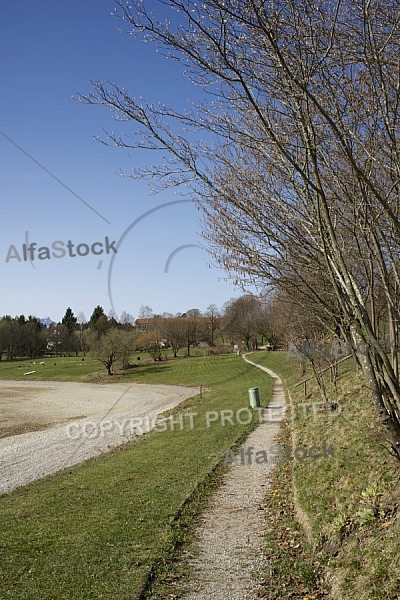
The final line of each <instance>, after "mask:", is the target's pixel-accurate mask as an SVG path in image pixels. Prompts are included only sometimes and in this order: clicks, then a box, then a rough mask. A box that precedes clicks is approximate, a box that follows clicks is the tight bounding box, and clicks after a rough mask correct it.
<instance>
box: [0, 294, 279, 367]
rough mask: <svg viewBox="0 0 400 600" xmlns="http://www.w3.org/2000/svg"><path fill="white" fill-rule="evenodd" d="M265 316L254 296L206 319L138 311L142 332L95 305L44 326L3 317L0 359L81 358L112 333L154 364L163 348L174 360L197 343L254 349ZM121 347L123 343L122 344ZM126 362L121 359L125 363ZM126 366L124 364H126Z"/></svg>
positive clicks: (264, 329) (191, 313)
mask: <svg viewBox="0 0 400 600" xmlns="http://www.w3.org/2000/svg"><path fill="white" fill-rule="evenodd" d="M267 313H268V311H267V308H266V307H265V306H264V305H263V303H262V302H261V301H260V300H259V299H257V298H255V297H254V296H242V297H241V298H238V299H231V300H230V301H228V302H226V303H225V305H224V306H223V307H222V309H219V308H218V307H217V306H216V305H215V304H211V305H210V306H209V307H208V308H207V310H206V311H205V312H204V314H203V313H202V312H201V311H200V310H199V309H190V310H188V311H187V312H185V313H178V315H177V316H173V315H172V314H170V313H163V315H155V314H154V313H153V311H152V310H151V308H150V307H148V306H142V307H141V311H140V315H141V317H140V318H141V319H142V320H145V322H146V328H145V329H146V331H145V332H144V333H143V330H141V329H140V328H137V327H135V325H134V320H133V318H132V317H131V316H130V315H128V313H123V314H122V315H121V318H120V319H119V320H118V319H117V318H116V317H115V315H114V314H113V313H110V314H109V315H108V316H107V315H106V314H105V312H104V309H103V308H102V307H101V306H96V307H95V309H94V310H93V313H92V315H91V317H90V319H89V321H87V320H86V318H85V315H84V314H83V313H78V316H75V314H74V312H73V311H72V309H71V308H70V307H68V308H67V310H66V312H65V315H64V317H63V318H62V320H61V322H60V323H57V324H56V323H51V324H50V325H49V326H48V327H46V326H44V325H43V324H42V323H41V322H40V321H39V320H38V319H37V318H36V317H32V316H30V317H28V319H25V317H24V316H23V315H21V316H19V317H15V318H11V317H10V316H5V317H3V318H2V319H0V360H1V358H2V355H3V354H4V353H6V355H7V358H8V359H9V360H13V359H14V358H15V357H34V356H39V355H43V354H46V353H51V354H54V355H55V356H57V355H63V354H70V353H76V354H77V353H78V352H81V353H82V354H83V355H85V354H86V353H87V352H88V351H92V352H95V351H96V349H97V348H100V347H102V345H103V346H104V343H103V342H102V344H100V341H101V340H104V339H109V340H114V341H116V340H117V339H118V336H117V334H114V333H113V334H112V336H114V337H112V336H111V335H110V336H109V337H108V338H106V337H105V336H106V334H108V333H109V332H110V331H117V332H124V333H126V334H129V336H125V337H124V336H123V335H122V333H121V335H120V336H119V339H120V340H125V341H126V340H128V337H129V339H130V340H133V342H134V344H133V346H132V345H131V350H132V351H133V349H134V348H136V349H137V350H147V351H148V352H150V354H151V355H152V356H153V358H154V359H155V360H157V359H160V358H161V347H163V346H166V347H168V348H172V349H173V351H174V355H175V356H176V355H177V352H178V351H179V350H180V349H181V348H186V350H187V353H188V354H190V348H191V346H197V345H198V344H199V342H204V343H207V344H208V345H210V346H215V345H216V344H217V343H240V344H242V343H244V344H245V345H246V347H247V348H249V347H250V344H253V345H254V346H255V345H256V344H257V339H258V338H259V337H260V336H264V337H265V338H268V336H269V335H270V326H269V321H268V314H267ZM124 343H125V342H124ZM124 360H125V359H124ZM125 362H126V360H125Z"/></svg>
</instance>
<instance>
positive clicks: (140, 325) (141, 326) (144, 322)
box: [135, 318, 152, 333]
mask: <svg viewBox="0 0 400 600" xmlns="http://www.w3.org/2000/svg"><path fill="white" fill-rule="evenodd" d="M151 321H152V319H147V318H146V319H136V321H135V326H136V327H137V329H138V330H139V331H140V333H146V332H147V331H148V328H149V323H151Z"/></svg>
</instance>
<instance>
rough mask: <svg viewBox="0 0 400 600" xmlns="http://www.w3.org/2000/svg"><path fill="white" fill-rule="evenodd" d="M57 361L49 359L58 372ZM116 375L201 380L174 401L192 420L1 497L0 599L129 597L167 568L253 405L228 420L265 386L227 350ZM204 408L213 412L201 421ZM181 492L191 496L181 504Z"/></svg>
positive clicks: (265, 380)
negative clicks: (226, 414)
mask: <svg viewBox="0 0 400 600" xmlns="http://www.w3.org/2000/svg"><path fill="white" fill-rule="evenodd" d="M65 360H66V362H65V363H64V364H62V363H60V364H59V365H57V367H59V368H60V369H62V368H65V373H64V374H65V377H67V369H68V366H67V365H68V359H65ZM86 362H87V361H86V360H85V369H86V368H87V369H88V371H87V372H88V373H89V361H88V362H87V364H86ZM71 363H72V361H71ZM2 368H4V365H2ZM74 368H76V369H77V370H79V367H76V366H75V367H72V366H71V367H70V369H71V370H70V371H69V372H68V377H71V378H72V373H73V372H74ZM46 373H47V372H46ZM2 375H3V374H2V373H1V374H0V376H2ZM80 376H81V373H80V375H77V377H80ZM12 377H14V376H12ZM123 378H124V380H131V381H142V382H149V383H174V384H185V385H187V384H193V385H195V386H197V385H199V383H200V382H203V386H204V392H203V395H202V398H200V396H199V395H198V390H197V389H196V390H195V393H196V394H197V395H195V396H194V397H193V398H191V399H189V400H187V401H186V402H185V403H184V404H183V405H181V407H180V409H179V410H180V411H181V412H182V413H188V412H195V413H197V416H196V417H195V418H194V421H193V423H194V426H193V428H191V427H190V423H189V421H188V419H187V418H185V419H184V421H183V422H184V427H183V428H182V429H181V428H180V425H179V424H178V425H176V426H175V427H174V430H173V431H172V430H171V428H168V429H167V430H166V431H165V432H163V433H157V432H152V433H149V434H146V435H145V436H143V437H142V438H139V439H138V440H137V441H133V442H130V443H128V444H126V445H124V446H122V447H120V448H119V449H117V450H115V451H113V452H110V453H109V454H107V455H104V456H102V457H100V458H97V459H94V460H91V461H88V462H86V463H84V464H82V465H80V466H77V467H74V468H72V469H68V470H67V471H65V472H62V473H59V474H57V475H54V476H51V477H47V478H46V479H43V480H41V481H38V482H36V483H34V484H31V485H29V486H26V487H24V488H19V489H17V490H15V491H14V492H12V493H10V494H7V495H3V496H1V497H0V574H1V577H0V581H1V583H0V598H7V599H15V600H16V599H18V600H25V599H29V600H32V599H33V598H34V599H35V600H36V599H41V600H61V599H63V600H66V599H74V600H80V599H82V600H83V599H85V600H86V599H92V598H93V599H98V598H103V599H116V598H118V599H119V600H123V599H126V600H128V599H133V598H137V597H138V595H139V593H140V591H141V589H142V587H143V585H144V583H145V582H146V581H147V578H148V576H149V573H151V572H153V571H154V570H155V571H156V572H158V573H159V574H160V573H161V574H162V572H163V568H164V567H165V569H167V570H168V565H169V564H170V561H171V558H172V557H173V556H174V552H176V551H177V549H179V547H180V545H181V543H182V542H183V541H184V540H185V539H187V537H188V536H189V537H190V524H191V523H192V521H193V518H194V516H195V515H196V513H197V511H198V509H199V508H200V506H201V505H202V503H203V502H204V500H205V498H206V497H207V494H208V493H209V492H210V490H211V489H213V486H215V485H216V483H217V481H218V477H219V473H221V472H222V471H223V467H222V461H223V458H224V456H225V453H226V451H227V449H228V448H229V447H234V446H235V444H239V443H240V442H241V441H242V440H243V439H244V438H245V436H247V435H248V433H249V432H250V431H251V430H252V428H254V427H255V426H256V423H257V418H256V415H257V413H255V414H254V421H252V422H250V423H248V424H245V423H246V414H247V413H246V412H242V413H239V415H240V418H237V411H238V410H239V409H242V408H246V407H248V387H252V386H254V385H257V386H259V387H260V391H261V394H262V396H263V400H265V401H266V400H267V399H268V398H270V397H271V391H272V382H271V379H270V378H269V376H268V375H267V374H265V373H263V372H261V371H259V370H255V369H254V367H252V366H250V365H247V364H246V363H244V361H243V360H241V358H240V357H238V356H236V355H228V356H204V357H198V358H186V359H179V360H177V361H167V362H164V363H160V364H148V365H143V366H140V367H137V368H135V369H131V370H130V371H129V373H128V374H126V375H123ZM112 379H114V378H112ZM64 380H66V379H64ZM68 380H71V379H68ZM116 380H117V378H116ZM118 380H120V379H118ZM221 410H226V411H229V410H232V411H233V419H234V425H231V424H229V423H225V425H224V426H222V423H221V419H220V414H221V413H220V411H221ZM207 411H215V414H216V415H217V417H218V419H217V420H216V421H215V422H212V423H211V424H210V426H209V427H207V421H206V413H207ZM174 412H175V413H176V412H177V410H176V409H175V411H174ZM178 419H179V415H177V414H176V415H175V421H176V422H177V423H178ZM239 421H242V423H240V422H239ZM210 474H211V475H210ZM187 498H191V499H192V500H191V501H190V502H188V503H187V504H185V501H186V499H187ZM174 519H175V520H174ZM170 523H172V524H170ZM156 597H157V596H156ZM160 597H162V596H160Z"/></svg>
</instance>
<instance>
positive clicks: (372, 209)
mask: <svg viewBox="0 0 400 600" xmlns="http://www.w3.org/2000/svg"><path fill="white" fill-rule="evenodd" d="M116 4H117V6H118V9H117V11H116V15H117V17H119V18H121V19H122V20H123V22H124V25H125V28H126V29H127V30H128V31H129V32H130V33H132V34H133V36H136V37H137V38H139V39H144V40H146V41H147V42H149V41H150V42H154V43H155V44H157V46H158V47H159V48H160V53H161V54H164V55H165V56H168V57H170V58H172V59H174V60H177V61H181V62H182V63H183V65H184V68H185V73H186V74H187V77H188V78H189V79H190V80H191V81H192V82H193V83H194V84H196V86H197V90H198V89H199V88H202V89H203V90H204V93H205V94H209V101H206V102H201V103H197V104H196V103H193V104H192V105H191V106H190V107H189V108H188V109H187V110H185V111H182V112H178V111H177V110H174V108H171V107H170V106H165V105H163V104H160V103H159V104H152V103H146V102H144V101H143V100H142V99H140V100H136V99H135V98H132V97H130V96H129V95H128V94H127V92H126V90H125V89H124V88H123V87H122V86H121V87H119V86H117V85H113V84H109V83H107V84H106V83H103V82H101V81H100V82H95V84H94V89H93V91H92V92H91V93H90V94H89V95H88V96H86V97H84V98H81V100H82V101H84V102H86V103H91V104H98V105H103V106H107V107H108V108H112V111H113V114H114V115H116V116H117V118H118V120H119V121H123V122H124V133H121V135H118V133H112V134H110V135H109V139H110V143H111V144H113V145H117V146H119V147H123V148H129V149H130V151H131V148H133V147H138V148H141V149H143V148H144V147H147V148H148V149H149V150H158V151H159V150H162V152H161V155H162V156H164V155H165V153H168V155H169V158H168V159H167V160H165V161H164V162H163V163H162V164H160V165H155V166H152V167H148V168H147V167H145V168H143V169H137V170H136V172H135V174H136V176H137V177H144V178H148V179H150V180H151V185H152V186H154V182H155V181H158V182H159V185H160V187H161V188H162V187H164V186H168V185H171V186H174V187H176V186H178V185H180V184H184V185H186V186H187V187H189V188H190V189H191V191H192V193H193V197H194V199H195V200H196V201H197V203H198V206H199V208H200V210H201V211H202V213H203V216H204V232H205V233H204V235H205V238H206V239H207V240H208V242H209V245H210V248H211V252H212V253H213V255H214V257H215V258H216V260H217V261H219V262H220V263H221V264H222V265H223V266H224V267H225V268H226V269H228V270H229V271H231V273H232V275H233V276H234V277H235V278H236V280H239V281H242V282H244V283H246V282H248V281H250V282H252V283H254V284H257V285H259V286H261V288H263V287H265V286H271V285H272V286H274V287H275V288H276V289H277V290H278V291H279V294H280V296H281V298H282V299H283V301H285V302H287V306H288V308H289V312H290V313H293V312H296V313H297V314H298V315H299V316H300V317H304V318H305V321H306V322H308V323H309V322H310V321H312V326H313V327H314V328H320V329H321V330H323V331H324V332H325V334H326V335H334V334H339V335H340V336H341V337H342V338H345V339H347V338H349V337H350V338H351V340H352V342H353V345H354V347H355V348H357V347H360V346H364V347H368V348H375V350H374V351H370V352H364V353H362V354H358V355H356V359H357V361H358V363H359V365H360V367H361V369H362V371H363V374H364V377H365V381H366V385H367V386H368V389H369V390H370V391H371V395H372V400H373V403H374V406H375V407H376V410H377V412H378V414H379V416H380V418H381V420H382V424H383V425H384V427H386V430H387V433H388V436H389V439H390V441H391V443H392V448H393V451H394V452H395V454H396V455H397V456H398V457H399V458H400V382H399V369H398V361H397V355H396V353H392V355H391V356H388V355H387V353H386V352H385V351H384V349H383V348H380V346H379V344H378V343H377V342H378V340H379V336H380V324H379V315H378V312H379V311H378V306H377V299H379V300H380V301H382V303H383V304H384V306H385V314H386V319H387V324H388V328H389V335H390V338H391V340H390V341H391V346H392V347H393V348H394V347H397V346H398V341H399V332H400V86H399V80H400V62H399V60H398V56H399V55H400V19H399V6H398V2H393V1H392V0H368V1H366V0H273V1H272V0H271V1H265V0H223V1H222V0H204V1H202V2H201V3H197V2H195V1H194V0H171V1H170V2H169V3H168V7H169V8H170V9H171V14H170V17H169V18H168V19H167V18H165V7H166V4H165V2H163V1H162V0H159V1H152V2H150V3H147V2H146V0H144V1H142V0H140V1H139V0H132V1H131V2H129V3H127V2H125V0H116ZM128 121H131V122H134V123H136V124H138V125H139V131H138V136H137V137H134V135H132V132H126V122H128ZM292 309H294V310H292Z"/></svg>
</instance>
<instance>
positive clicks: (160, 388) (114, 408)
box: [0, 380, 197, 493]
mask: <svg viewBox="0 0 400 600" xmlns="http://www.w3.org/2000/svg"><path fill="white" fill-rule="evenodd" d="M0 390H3V392H7V390H9V391H10V396H12V394H13V393H14V395H15V411H19V412H20V413H23V414H24V418H26V419H28V418H31V419H32V420H33V421H34V422H35V423H36V422H40V423H51V424H52V425H51V426H50V427H46V428H43V429H41V430H39V431H31V432H28V433H23V434H20V435H13V436H10V437H4V438H2V439H0V493H5V492H9V491H11V490H12V489H14V488H16V487H18V486H21V485H25V484H27V483H30V482H32V481H35V480H36V479H40V478H41V477H44V476H46V475H49V474H51V473H55V472H57V471H59V470H61V469H63V468H65V467H69V466H72V465H75V464H77V463H80V462H82V461H84V460H86V459H88V458H91V457H93V456H96V455H98V454H102V453H103V452H107V450H109V449H110V448H113V447H115V446H118V445H120V444H122V443H124V442H126V441H128V440H129V439H132V438H133V437H135V436H136V435H140V434H141V433H143V432H146V431H148V430H150V429H151V428H152V427H153V426H154V425H156V424H157V422H159V421H160V420H161V418H162V417H161V418H160V417H158V415H159V414H160V413H162V412H163V411H165V410H168V409H171V408H173V407H175V406H176V405H177V404H180V403H181V402H183V400H185V399H186V398H190V397H191V396H194V395H195V394H196V393H197V390H196V388H189V387H181V386H170V385H147V384H146V385H145V384H136V383H132V384H130V385H125V384H119V383H117V384H107V385H93V384H83V383H61V382H44V381H37V382H32V381H30V382H25V381H23V382H21V381H4V380H2V381H0ZM21 390H22V391H21ZM2 416H3V417H5V415H2ZM44 427H45V426H44Z"/></svg>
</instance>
